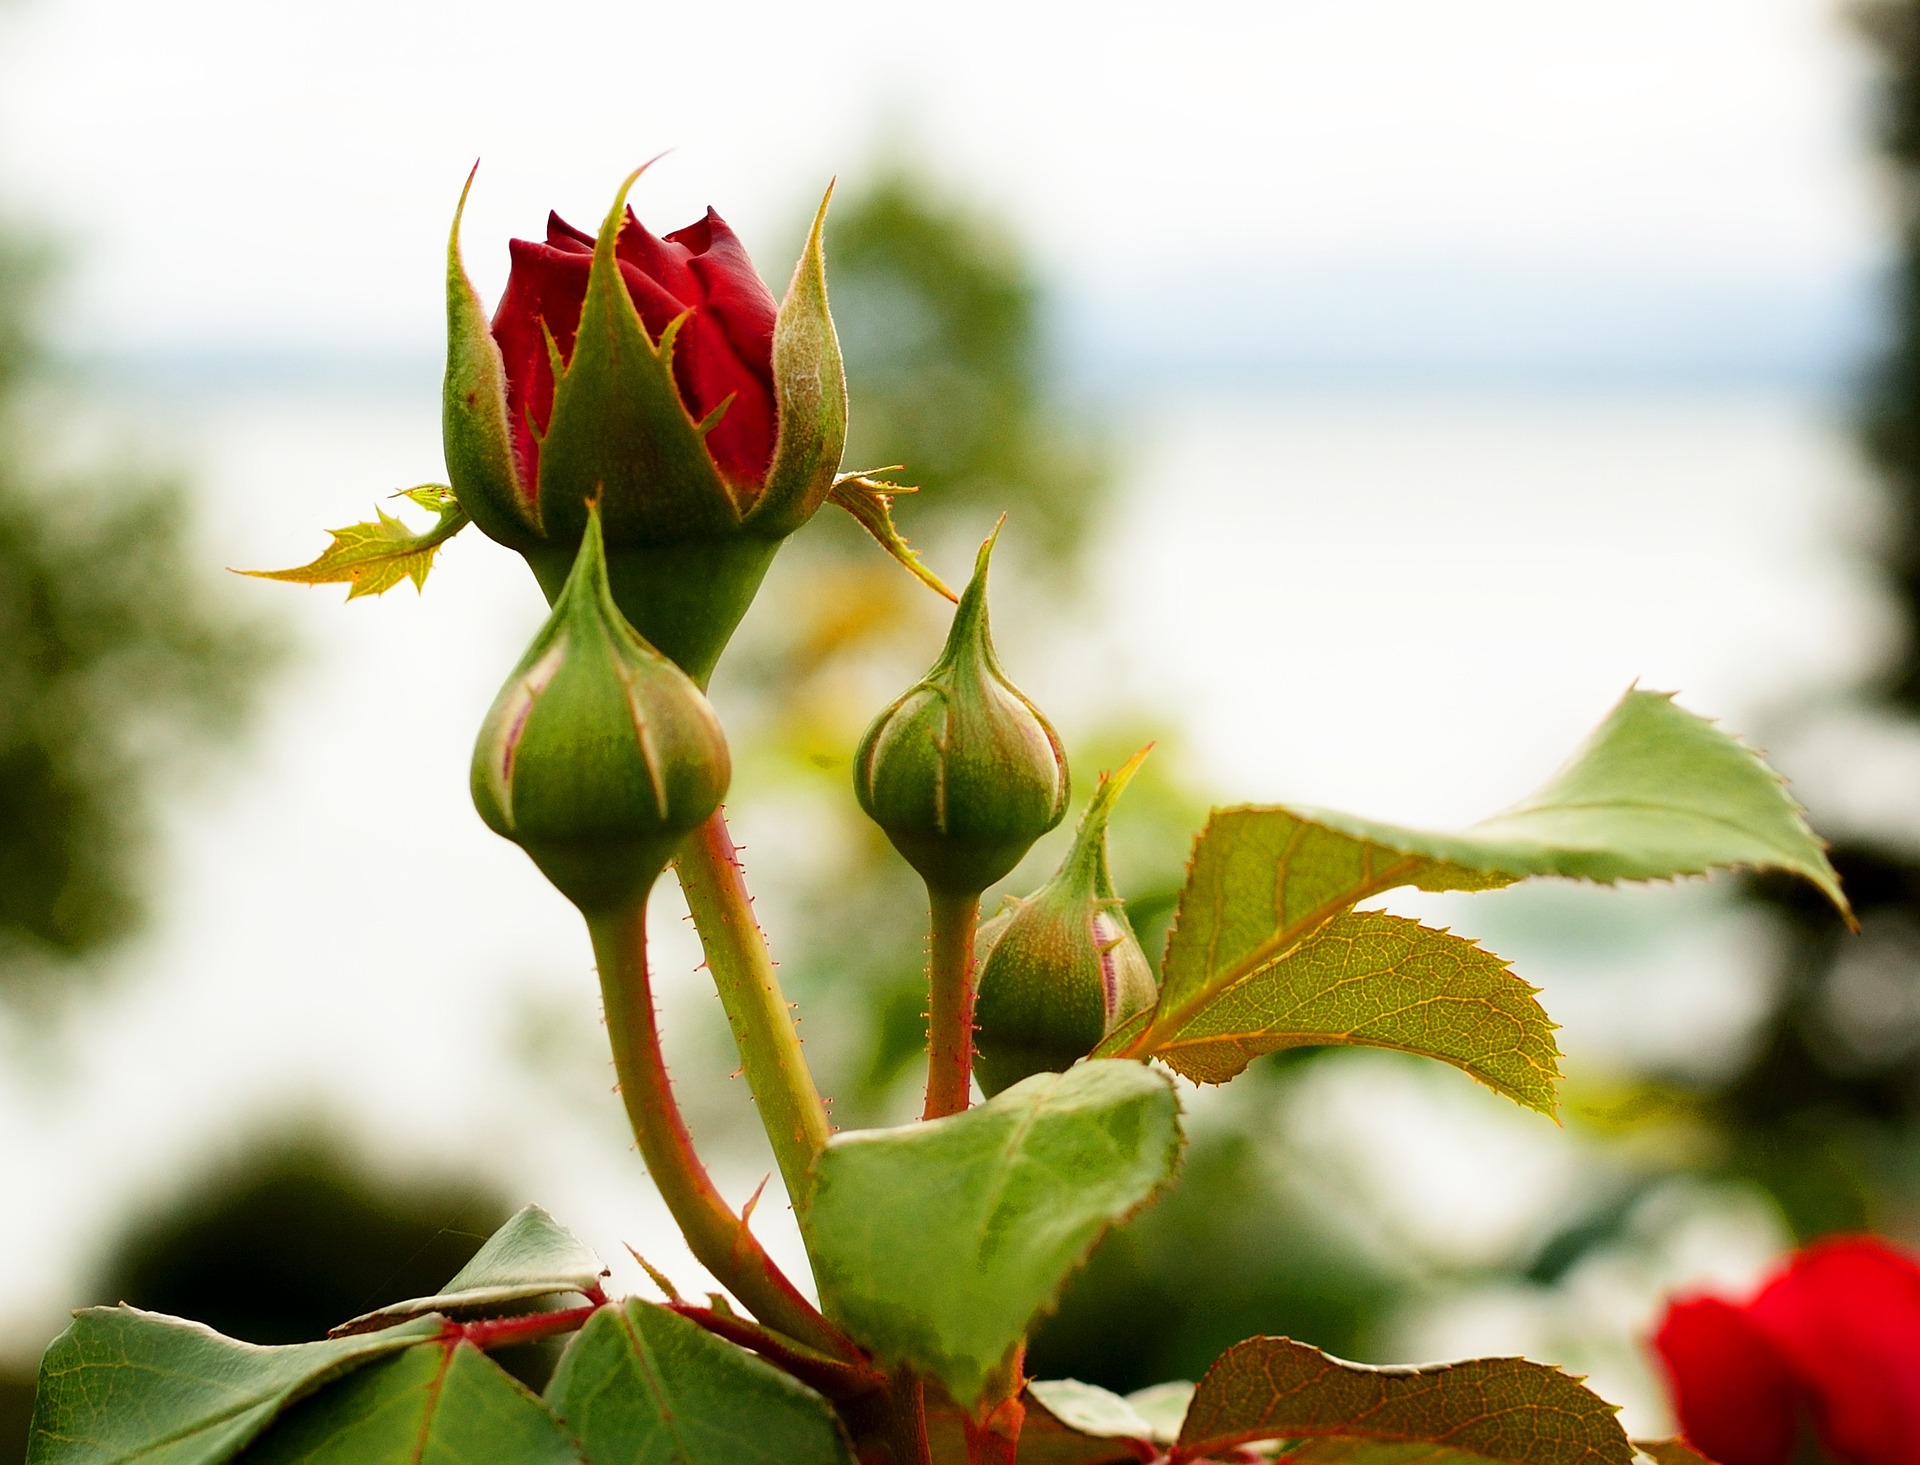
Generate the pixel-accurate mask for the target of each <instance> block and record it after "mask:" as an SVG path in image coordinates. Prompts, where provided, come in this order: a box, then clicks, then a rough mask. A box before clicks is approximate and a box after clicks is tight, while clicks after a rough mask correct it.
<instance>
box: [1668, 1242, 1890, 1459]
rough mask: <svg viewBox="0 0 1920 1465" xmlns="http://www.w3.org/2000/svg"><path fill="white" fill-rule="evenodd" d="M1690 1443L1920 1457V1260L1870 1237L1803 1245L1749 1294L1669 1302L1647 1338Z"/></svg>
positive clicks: (1741, 1455) (1734, 1453) (1727, 1454)
mask: <svg viewBox="0 0 1920 1465" xmlns="http://www.w3.org/2000/svg"><path fill="white" fill-rule="evenodd" d="M1654 1347H1655V1348H1656V1349H1657V1350H1658V1351H1659V1354H1660V1357H1661V1359H1662V1361H1663V1362H1664V1363H1665V1365H1666V1370H1667V1376H1668V1379H1669V1381H1670V1383H1671V1385H1672V1388H1673V1399H1674V1408H1675V1411H1676V1412H1677V1413H1678V1414H1679V1416H1680V1427H1681V1429H1682V1431H1683V1432H1684V1433H1685V1435H1686V1438H1687V1441H1688V1443H1690V1444H1691V1445H1693V1446H1694V1448H1695V1449H1697V1450H1699V1451H1701V1452H1702V1453H1703V1454H1706V1455H1708V1456H1710V1457H1711V1458H1712V1459H1714V1460H1716V1461H1718V1462H1719V1465H1788V1462H1789V1460H1791V1459H1792V1458H1793V1454H1794V1448H1795V1445H1796V1443H1797V1442H1798V1440H1799V1439H1800V1437H1801V1434H1802V1432H1803V1431H1810V1432H1811V1434H1812V1435H1813V1436H1814V1438H1816V1439H1817V1440H1818V1441H1819V1443H1820V1444H1821V1445H1822V1446H1823V1447H1824V1448H1825V1449H1826V1451H1827V1453H1828V1454H1829V1456H1830V1457H1831V1458H1832V1459H1833V1460H1834V1461H1836V1462H1839V1465H1920V1263H1916V1262H1915V1261H1914V1259H1913V1258H1912V1257H1910V1256H1908V1255H1906V1254H1905V1253H1903V1252H1899V1251H1895V1250H1894V1249H1893V1248H1892V1247H1889V1246H1887V1245H1885V1244H1884V1243H1883V1242H1880V1241H1876V1240H1874V1239H1872V1238H1870V1237H1849V1238H1844V1239H1840V1240H1834V1241H1826V1242H1821V1243H1820V1244H1818V1245H1816V1246H1812V1247H1809V1248H1808V1249H1807V1250H1805V1251H1802V1252H1800V1253H1799V1254H1798V1255H1796V1256H1795V1257H1794V1258H1793V1260H1792V1261H1791V1262H1790V1263H1789V1264H1788V1265H1787V1267H1786V1269H1785V1270H1784V1271H1782V1272H1781V1273H1780V1274H1779V1275H1778V1276H1776V1277H1775V1278H1774V1279H1773V1280H1772V1281H1770V1282H1768V1283H1767V1285H1766V1286H1765V1287H1763V1288H1762V1289H1761V1290H1760V1293H1759V1295H1758V1296H1756V1297H1755V1298H1754V1299H1753V1300H1752V1301H1751V1302H1749V1303H1747V1304H1746V1305H1745V1306H1736V1305H1734V1304H1732V1303H1729V1302H1725V1301H1723V1300H1721V1299H1719V1298H1714V1297H1697V1298H1686V1299H1682V1300H1680V1301H1677V1302H1675V1303H1673V1305H1672V1306H1670V1307H1669V1308H1668V1309H1667V1315H1666V1317H1665V1319H1664V1320H1663V1321H1662V1322H1661V1324H1660V1330H1659V1332H1658V1333H1657V1334H1656V1335H1655V1336H1654Z"/></svg>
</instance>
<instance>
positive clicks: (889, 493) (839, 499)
mask: <svg viewBox="0 0 1920 1465" xmlns="http://www.w3.org/2000/svg"><path fill="white" fill-rule="evenodd" d="M918 492H919V490H918V489H914V488H903V487H901V486H900V485H899V484H897V483H883V482H881V481H880V480H879V479H876V478H869V477H868V476H867V475H866V474H864V473H842V474H841V475H840V476H839V477H838V478H836V479H835V480H834V481H833V491H832V492H831V493H830V494H828V495H827V497H828V498H829V499H830V500H831V501H832V502H834V503H836V504H838V505H840V507H841V508H843V509H845V510H846V511H847V512H848V513H849V514H851V515H853V517H854V518H855V519H856V520H858V521H859V524H860V527H861V528H862V529H864V530H866V531H867V533H869V534H871V535H872V536H873V537H874V540H875V541H876V542H877V543H878V544H879V546H880V547H881V548H882V549H884V550H885V551H886V552H887V553H888V554H890V555H892V556H893V557H894V558H895V559H896V560H898V561H900V563H901V564H902V565H904V566H905V567H906V568H907V570H908V572H909V573H910V574H912V575H913V576H914V577H915V578H917V579H918V580H919V581H920V583H921V584H923V585H925V586H927V587H928V588H929V589H932V590H936V591H938V592H939V593H940V594H942V595H944V596H946V597H947V599H948V600H951V601H953V602H954V603H955V604H956V605H957V604H958V603H959V601H960V597H959V596H957V595H955V594H954V593H953V591H951V590H949V589H948V588H947V584H946V582H945V581H944V580H942V579H941V578H940V577H939V576H938V575H936V574H934V572H933V571H932V570H931V569H929V568H928V567H927V563H926V561H925V560H923V559H921V558H920V556H919V554H918V553H917V552H916V551H915V550H914V547H913V546H912V545H910V544H908V543H907V541H906V539H905V537H904V536H903V535H902V534H901V533H900V531H899V530H898V529H896V528H894V527H893V500H894V496H895V495H896V494H902V493H918Z"/></svg>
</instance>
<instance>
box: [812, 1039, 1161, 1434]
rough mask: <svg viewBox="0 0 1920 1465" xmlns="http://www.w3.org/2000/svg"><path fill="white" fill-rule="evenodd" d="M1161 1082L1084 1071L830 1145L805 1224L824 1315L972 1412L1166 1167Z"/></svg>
mask: <svg viewBox="0 0 1920 1465" xmlns="http://www.w3.org/2000/svg"><path fill="white" fill-rule="evenodd" d="M1179 1152H1180V1129H1179V1123H1178V1106H1177V1105H1176V1103H1175V1102H1174V1097H1173V1090H1172V1085H1171V1084H1170V1083H1169V1082H1168V1080H1167V1079H1166V1078H1165V1077H1164V1076H1163V1075H1161V1074H1159V1073H1157V1072H1155V1071H1154V1070H1152V1069H1150V1068H1147V1067H1145V1066H1144V1065H1139V1064H1132V1063H1101V1062H1090V1063H1082V1064H1079V1065H1078V1066H1076V1067H1074V1068H1072V1069H1069V1070H1068V1071H1067V1072H1066V1073H1063V1074H1052V1073H1049V1074H1037V1075H1035V1076H1034V1077H1033V1078H1030V1079H1027V1080H1025V1081H1024V1082H1021V1083H1017V1084H1015V1085H1014V1086H1013V1087H1011V1088H1009V1089H1007V1090H1006V1091H1004V1092H1003V1093H1001V1094H1000V1095H998V1096H997V1097H995V1098H993V1099H991V1100H989V1101H988V1102H987V1103H985V1104H983V1105H980V1106H979V1107H978V1108H974V1109H969V1110H967V1111H966V1112H965V1113H962V1114H955V1115H953V1116H951V1117H950V1118H946V1119H938V1120H934V1121H932V1122H930V1123H922V1124H914V1125H908V1126H905V1127H902V1128H899V1129H886V1130H865V1131H859V1132H855V1133H849V1134H840V1135H836V1136H835V1137H834V1138H833V1139H832V1141H830V1142H829V1144H828V1146H827V1149H826V1151H825V1152H824V1153H823V1154H822V1155H821V1157H820V1160H819V1163H818V1169H817V1171H816V1177H817V1178H816V1180H815V1184H814V1195H813V1203H812V1205H811V1207H810V1208H809V1210H808V1213H807V1227H808V1242H809V1248H810V1250H811V1252H812V1255H813V1260H814V1274H815V1276H816V1277H817V1278H818V1280H819V1283H820V1292H821V1297H822V1299H823V1301H824V1303H825V1305H826V1308H827V1312H828V1315H829V1316H830V1317H832V1318H833V1319H834V1320H835V1321H836V1322H838V1323H840V1324H841V1325H842V1326H843V1327H845V1328H846V1329H847V1330H848V1332H850V1333H851V1334H852V1335H853V1336H854V1337H855V1338H856V1339H858V1340H859V1341H860V1342H861V1343H863V1344H865V1345H866V1346H867V1347H868V1348H869V1349H871V1350H872V1351H873V1353H874V1354H875V1356H876V1357H877V1358H878V1360H879V1361H880V1362H881V1363H882V1364H883V1365H886V1366H893V1365H900V1364H905V1365H910V1366H911V1367H913V1368H914V1369H916V1370H917V1371H919V1372H920V1373H923V1374H925V1375H927V1376H929V1377H931V1378H934V1379H937V1380H939V1381H940V1382H941V1383H942V1384H943V1385H945V1387H946V1389H947V1391H948V1392H949V1393H950V1394H952V1395H953V1397H954V1399H955V1400H956V1401H957V1402H958V1403H959V1404H961V1405H962V1406H963V1407H968V1408H971V1407H972V1406H973V1405H975V1404H976V1403H978V1402H979V1401H980V1400H981V1399H982V1398H983V1396H985V1395H987V1394H988V1393H989V1392H990V1391H992V1390H994V1389H996V1388H1005V1387H1006V1386H1007V1385H1008V1384H1009V1383H1010V1382H1011V1379H1010V1378H1009V1377H1008V1374H1009V1365H1010V1363H1011V1361H1012V1354H1013V1351H1014V1349H1015V1348H1016V1347H1017V1346H1018V1345H1019V1343H1020V1341H1021V1339H1022V1338H1024V1337H1025V1336H1026V1334H1027V1330H1028V1329H1029V1328H1030V1327H1031V1326H1032V1324H1033V1321H1034V1319H1035V1318H1036V1317H1038V1316H1039V1314H1040V1313H1041V1312H1042V1311H1043V1310H1044V1309H1046V1308H1047V1307H1048V1306H1049V1305H1051V1303H1052V1302H1053V1300H1054V1297H1055V1295H1056V1294H1057V1293H1058V1292H1059V1290H1060V1286H1061V1283H1063V1282H1064V1281H1065V1280H1066V1278H1067V1275H1068V1273H1070V1272H1071V1271H1072V1270H1073V1269H1074V1268H1075V1267H1076V1266H1078V1265H1079V1264H1080V1263H1081V1261H1083V1260H1084V1259H1085V1257H1086V1255H1087V1253H1088V1252H1089V1251H1090V1250H1092V1248H1093V1245H1094V1243H1095V1242H1096V1241H1097V1240H1099V1238H1100V1236H1101V1234H1102V1233H1104V1232H1105V1231H1106V1230H1107V1228H1108V1227H1110V1226H1112V1225H1113V1224H1114V1223H1116V1222H1117V1221H1119V1220H1121V1219H1123V1218H1124V1217H1125V1216H1127V1215H1128V1214H1130V1213H1131V1212H1132V1211H1134V1210H1135V1209H1137V1208H1138V1207H1139V1206H1141V1205H1143V1204H1144V1203H1145V1202H1146V1201H1147V1200H1148V1199H1150V1198H1151V1197H1152V1196H1153V1195H1154V1193H1155V1192H1156V1191H1158V1190H1159V1189H1160V1187H1161V1186H1163V1185H1165V1184H1166V1183H1167V1181H1168V1180H1169V1179H1171V1178H1172V1175H1173V1172H1174V1168H1175V1166H1176V1165H1177V1163H1178V1160H1179Z"/></svg>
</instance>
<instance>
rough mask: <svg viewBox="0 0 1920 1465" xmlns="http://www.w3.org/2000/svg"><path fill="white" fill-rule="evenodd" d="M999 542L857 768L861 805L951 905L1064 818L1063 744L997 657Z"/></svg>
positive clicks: (983, 550) (873, 730)
mask: <svg viewBox="0 0 1920 1465" xmlns="http://www.w3.org/2000/svg"><path fill="white" fill-rule="evenodd" d="M999 532H1000V531H999V530H998V529H995V530H994V533H993V535H992V536H990V537H989V538H988V539H987V542H986V543H985V544H983V545H981V546H980V555H979V558H978V560H977V561H976V562H975V565H974V572H973V580H972V582H971V583H969V584H968V586H967V589H966V593H965V594H963V595H962V596H961V597H960V604H959V607H958V608H957V609H956V610H955V611H954V614H953V626H952V629H951V630H949V631H948V633H947V644H946V648H945V649H944V650H943V651H942V652H941V653H940V659H939V660H938V661H936V662H935V663H934V664H933V666H932V667H931V668H930V669H929V670H928V672H927V674H926V675H925V676H924V677H922V678H921V679H920V680H919V681H918V682H916V683H915V684H914V685H913V686H911V687H909V688H908V689H907V691H906V693H905V694H904V695H903V696H901V697H900V698H899V700H898V701H896V702H895V703H894V704H893V705H892V706H891V707H889V708H887V709H886V711H884V712H882V713H881V714H880V715H879V716H878V717H876V718H875V719H874V720H873V725H872V726H871V727H869V728H868V729H867V733H866V736H865V737H863V738H862V739H861V740H860V751H859V752H858V753H857V754H856V755H855V756H854V762H853V787H854V793H855V794H856V795H857V796H858V798H859V800H860V807H861V808H862V809H864V810H866V812H867V815H868V817H869V818H871V819H872V820H873V822H874V823H876V824H878V825H879V826H880V827H881V828H882V829H883V830H885V831H886V834H887V838H888V839H890V840H892V841H893V847H894V848H895V849H897V850H899V851H900V853H901V854H902V855H903V856H904V857H905V858H906V861H907V863H908V864H910V865H912V866H913V868H914V869H915V870H917V871H919V873H920V878H921V879H923V880H925V881H926V882H927V884H928V886H929V887H931V888H932V889H934V890H939V891H944V892H947V893H949V894H954V895H968V896H977V895H979V894H980V892H981V891H983V890H985V889H986V888H987V887H988V886H989V885H991V884H993V882H994V881H996V880H998V879H1000V878H1001V877H1002V876H1003V875H1005V874H1006V873H1007V872H1008V871H1009V870H1011V869H1012V868H1013V867H1014V866H1015V865H1017V864H1019V863H1020V861H1021V859H1022V857H1024V856H1025V854H1026V852H1027V851H1028V850H1029V849H1031V848H1033V842H1034V841H1035V840H1037V839H1038V838H1039V837H1040V836H1041V835H1043V834H1045V833H1046V832H1047V831H1048V830H1049V829H1051V828H1053V826H1054V825H1056V824H1058V823H1059V822H1060V816H1061V815H1062V814H1064V813H1066V810H1067V757H1066V753H1065V752H1064V751H1063V750H1062V749H1061V747H1060V739H1059V738H1058V737H1057V736H1056V735H1055V734H1054V731H1053V728H1052V726H1051V725H1049V724H1048V722H1047V720H1046V718H1044V717H1042V716H1041V715H1040V710H1039V709H1038V708H1037V707H1035V706H1034V705H1033V703H1031V702H1029V701H1028V700H1027V699H1026V696H1025V695H1024V694H1023V693H1022V692H1021V691H1020V689H1019V688H1018V687H1016V686H1014V684H1013V683H1012V682H1010V681H1008V680H1007V675H1006V673H1005V672H1003V671H1002V670H1001V669H1000V660H999V658H998V657H997V656H995V655H994V651H993V635H992V632H991V631H990V629H989V628H988V625H987V561H988V559H989V558H990V557H991V556H992V554H993V541H994V538H996V537H998V535H999Z"/></svg>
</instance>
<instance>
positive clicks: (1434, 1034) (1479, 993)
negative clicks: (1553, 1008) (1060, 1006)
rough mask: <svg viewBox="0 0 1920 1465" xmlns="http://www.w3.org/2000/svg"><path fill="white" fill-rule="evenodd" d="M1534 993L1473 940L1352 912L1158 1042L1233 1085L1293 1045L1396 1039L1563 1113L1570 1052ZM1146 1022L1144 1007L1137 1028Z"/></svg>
mask: <svg viewBox="0 0 1920 1465" xmlns="http://www.w3.org/2000/svg"><path fill="white" fill-rule="evenodd" d="M1534 992H1535V989H1534V988H1532V987H1529V986H1528V985H1527V984H1526V983H1525V982H1523V981H1521V980H1520V979H1519V978H1518V977H1516V976H1515V975H1514V974H1513V973H1512V972H1511V971H1509V970H1508V969H1507V964H1506V963H1505V962H1504V961H1502V960H1501V959H1500V958H1499V957H1497V956H1495V955H1493V953H1491V952H1489V951H1486V950H1484V949H1482V948H1481V947H1479V946H1476V945H1475V944H1474V943H1473V942H1471V941H1468V940H1466V939H1465V938H1464V937H1460V936H1455V935H1453V934H1452V933H1451V932H1448V931H1436V930H1434V929H1432V928H1431V927H1428V926H1423V925H1421V924H1420V923H1419V922H1418V921H1410V920H1407V919H1406V918H1405V917H1403V916H1394V915H1388V914H1387V913H1386V912H1385V911H1346V912H1344V913H1342V914H1340V915H1337V916H1335V917H1334V918H1333V919H1332V920H1330V921H1328V922H1327V923H1326V924H1325V925H1323V926H1321V927H1320V928H1319V929H1318V930H1316V931H1314V932H1313V933H1312V934H1311V935H1309V936H1308V937H1306V939H1305V940H1303V941H1302V942H1301V943H1300V944H1299V945H1298V946H1295V947H1294V948H1293V949H1292V950H1290V951H1288V952H1287V953H1286V954H1284V955H1283V956H1280V957H1278V958H1276V959H1275V960H1273V961H1271V962H1269V963H1267V965H1265V966H1263V967H1258V968H1256V969H1255V970H1253V971H1252V972H1250V973H1248V974H1247V976H1246V977H1244V978H1242V979H1241V980H1240V981H1238V982H1236V983H1234V984H1233V985H1232V986H1231V987H1228V988H1226V989H1225V990H1224V991H1223V992H1221V993H1220V995H1219V996H1217V997H1216V998H1214V999H1213V1001H1211V1002H1209V1003H1207V1004H1206V1005H1205V1006H1203V1007H1201V1008H1199V1009H1198V1010H1197V1011H1196V1012H1195V1013H1194V1015H1193V1016H1192V1017H1191V1018H1189V1019H1188V1020H1187V1021H1186V1022H1185V1023H1183V1024H1182V1025H1180V1026H1179V1027H1177V1028H1174V1029H1172V1030H1171V1031H1169V1032H1167V1033H1165V1034H1164V1035H1163V1036H1162V1037H1160V1038H1158V1039H1156V1040H1155V1044H1154V1048H1153V1055H1154V1056H1155V1057H1156V1058H1159V1059H1161V1060H1162V1061H1164V1062H1165V1063H1167V1064H1168V1065H1169V1066H1171V1067H1172V1068H1174V1069H1176V1070H1177V1071H1179V1072H1180V1073H1183V1074H1185V1075H1186V1076H1187V1077H1188V1078H1191V1079H1194V1080H1196V1081H1198V1082H1200V1083H1225V1082H1226V1081H1227V1080H1228V1079H1230V1078H1232V1077H1233V1076H1234V1075H1235V1074H1237V1073H1239V1072H1240V1071H1241V1070H1242V1069H1244V1068H1245V1067H1246V1066H1247V1064H1248V1063H1249V1062H1251V1061H1252V1060H1253V1059H1254V1058H1256V1057H1258V1056H1259V1055H1260V1054H1262V1053H1272V1052H1276V1051H1277V1050H1279V1049H1282V1048H1298V1047H1305V1046H1309V1045H1312V1044H1326V1043H1332V1044H1350V1045H1352V1046H1356V1047H1366V1048H1394V1049H1398V1050H1400V1051H1401V1052H1404V1053H1418V1054H1421V1055H1422V1056H1424V1057H1428V1058H1438V1059H1440V1060H1441V1061H1442V1062H1444V1063H1451V1064H1452V1065H1453V1066H1454V1067H1456V1068H1458V1069H1461V1070H1462V1071H1464V1072H1466V1073H1469V1074H1471V1075H1472V1076H1473V1077H1474V1078H1477V1079H1478V1080H1479V1081H1480V1082H1481V1083H1483V1084H1485V1085H1486V1086H1487V1087H1488V1088H1490V1089H1493V1090H1494V1091H1496V1092H1497V1093H1502V1094H1505V1095H1506V1096H1507V1097H1508V1098H1510V1099H1512V1100H1514V1101H1515V1102H1516V1103H1520V1104H1524V1105H1526V1106H1527V1107H1528V1108H1529V1109H1538V1110H1539V1111H1540V1112H1541V1113H1543V1114H1552V1113H1553V1112H1554V1082H1555V1080H1556V1079H1557V1078H1558V1077H1559V1056H1560V1055H1559V1049H1558V1047H1557V1046H1556V1045H1555V1043H1554V1040H1553V1031H1554V1024H1553V1022H1552V1021H1551V1020H1550V1019H1549V1018H1548V1017H1547V1014H1546V1013H1545V1012H1544V1011H1543V1010H1542V1009H1541V1007H1540V1004H1539V1002H1537V1001H1536V1000H1535V998H1534ZM1147 1021H1148V1015H1147V1014H1142V1015H1141V1017H1140V1018H1139V1019H1137V1020H1136V1022H1135V1023H1134V1024H1133V1029H1134V1031H1136V1032H1137V1031H1139V1030H1141V1029H1143V1028H1144V1027H1145V1026H1146V1023H1147ZM1120 1036H1121V1041H1122V1042H1124V1041H1125V1038H1126V1034H1125V1033H1124V1032H1123V1033H1122V1034H1121V1035H1120Z"/></svg>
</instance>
